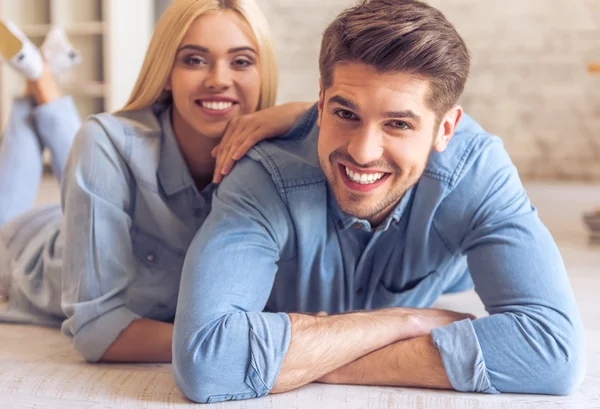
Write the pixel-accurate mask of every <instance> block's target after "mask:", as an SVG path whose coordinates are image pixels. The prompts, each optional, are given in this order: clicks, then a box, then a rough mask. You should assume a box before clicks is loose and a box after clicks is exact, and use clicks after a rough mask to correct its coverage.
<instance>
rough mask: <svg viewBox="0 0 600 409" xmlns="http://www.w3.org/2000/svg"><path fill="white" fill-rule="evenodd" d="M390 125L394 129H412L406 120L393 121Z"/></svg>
mask: <svg viewBox="0 0 600 409" xmlns="http://www.w3.org/2000/svg"><path fill="white" fill-rule="evenodd" d="M388 125H390V126H391V127H392V128H394V129H402V130H403V129H411V127H410V125H409V124H408V123H406V122H404V121H392V122H389V123H388Z"/></svg>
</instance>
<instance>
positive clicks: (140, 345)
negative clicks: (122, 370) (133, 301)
mask: <svg viewBox="0 0 600 409" xmlns="http://www.w3.org/2000/svg"><path fill="white" fill-rule="evenodd" d="M172 338H173V324H169V323H166V322H160V321H154V320H150V319H146V318H141V319H138V320H136V321H133V322H132V323H131V324H130V325H129V326H128V327H127V328H126V329H125V330H124V331H123V332H121V334H120V335H119V336H118V338H117V339H116V340H115V341H114V342H113V343H112V344H111V345H110V346H109V347H108V349H107V350H106V352H105V353H104V355H102V358H100V361H101V362H171V358H172V352H171V349H172Z"/></svg>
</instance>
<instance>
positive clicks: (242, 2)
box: [122, 0, 277, 111]
mask: <svg viewBox="0 0 600 409" xmlns="http://www.w3.org/2000/svg"><path fill="white" fill-rule="evenodd" d="M219 10H233V11H235V12H237V13H238V14H239V15H240V16H241V17H242V18H243V19H244V20H245V21H246V22H247V23H248V25H249V26H250V27H251V29H252V31H253V33H254V36H255V37H256V42H257V44H258V54H259V61H260V70H261V75H260V76H261V93H260V101H259V103H258V109H264V108H269V107H271V106H273V105H274V104H275V97H276V94H277V63H276V60H275V52H274V50H273V41H272V39H271V33H270V30H269V26H268V24H267V20H266V19H265V16H264V15H263V14H262V12H261V10H260V8H259V7H258V5H257V4H256V3H255V2H254V0H174V1H173V3H172V4H171V5H170V6H169V7H168V8H167V9H166V10H165V12H164V13H163V15H162V16H161V18H160V19H159V20H158V23H157V24H156V28H155V29H154V34H153V35H152V40H151V41H150V45H149V46H148V51H147V52H146V57H145V58H144V64H143V65H142V68H141V70H140V74H139V75H138V78H137V81H136V83H135V86H134V87H133V91H132V92H131V95H130V97H129V100H128V101H127V103H126V104H125V106H124V107H123V109H122V111H133V110H136V109H143V108H146V107H148V106H150V105H152V104H153V103H155V102H157V101H164V100H166V99H167V98H169V96H170V92H168V91H165V89H164V88H165V85H166V83H167V80H168V78H169V75H170V74H171V70H172V69H173V64H174V61H175V55H176V54H177V49H178V48H179V45H180V44H181V41H182V40H183V37H184V36H185V34H186V32H187V30H188V28H189V26H190V25H191V24H192V22H193V21H194V20H195V19H197V18H198V17H200V16H202V15H203V14H206V13H209V12H212V11H219Z"/></svg>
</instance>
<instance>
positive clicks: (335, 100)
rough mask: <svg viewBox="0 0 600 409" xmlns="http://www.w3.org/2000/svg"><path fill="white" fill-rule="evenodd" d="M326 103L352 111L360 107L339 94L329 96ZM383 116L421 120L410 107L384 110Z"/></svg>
mask: <svg viewBox="0 0 600 409" xmlns="http://www.w3.org/2000/svg"><path fill="white" fill-rule="evenodd" d="M328 103H330V104H339V105H341V106H343V107H346V108H348V109H351V110H353V111H360V109H359V108H358V105H356V104H355V103H354V102H352V101H350V100H349V99H346V98H344V97H341V96H339V95H334V96H332V97H331V98H329V101H328ZM383 116H384V117H385V118H392V119H393V118H407V119H412V120H413V121H416V122H421V121H422V119H421V117H420V116H419V115H417V114H416V113H415V112H414V111H411V110H410V109H407V110H404V111H389V112H385V113H384V114H383Z"/></svg>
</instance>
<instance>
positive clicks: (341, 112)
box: [335, 109, 356, 120]
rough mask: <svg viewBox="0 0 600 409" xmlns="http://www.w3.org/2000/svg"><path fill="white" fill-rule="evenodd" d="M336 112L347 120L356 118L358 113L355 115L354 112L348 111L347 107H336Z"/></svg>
mask: <svg viewBox="0 0 600 409" xmlns="http://www.w3.org/2000/svg"><path fill="white" fill-rule="evenodd" d="M335 114H336V115H337V116H339V117H340V118H342V119H345V120H353V119H356V115H354V114H353V113H352V112H350V111H347V110H345V109H336V110H335Z"/></svg>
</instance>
